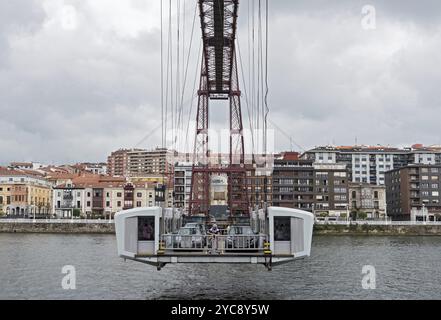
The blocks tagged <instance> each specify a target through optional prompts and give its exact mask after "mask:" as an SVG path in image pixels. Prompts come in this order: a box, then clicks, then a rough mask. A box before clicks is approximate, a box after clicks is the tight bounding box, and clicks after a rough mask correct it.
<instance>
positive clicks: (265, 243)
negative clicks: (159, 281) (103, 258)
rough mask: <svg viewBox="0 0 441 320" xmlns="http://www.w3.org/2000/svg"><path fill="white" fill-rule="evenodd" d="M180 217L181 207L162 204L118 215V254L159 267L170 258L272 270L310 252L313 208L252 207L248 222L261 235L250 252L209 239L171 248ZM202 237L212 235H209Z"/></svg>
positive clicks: (219, 239)
mask: <svg viewBox="0 0 441 320" xmlns="http://www.w3.org/2000/svg"><path fill="white" fill-rule="evenodd" d="M182 220H183V219H182V214H181V212H180V211H178V210H176V209H162V208H160V207H154V208H136V209H131V210H126V211H122V212H120V213H118V214H116V215H115V228H116V237H117V246H118V255H119V256H120V257H122V258H124V259H130V260H135V261H139V262H143V263H146V264H150V265H154V266H157V268H158V270H159V269H161V268H162V267H163V266H165V265H166V264H170V263H226V264H234V263H251V264H263V265H265V266H266V267H267V268H268V269H271V267H272V266H273V265H278V264H282V263H286V262H290V261H293V260H296V259H300V258H305V257H308V256H309V255H310V254H311V243H312V231H313V224H314V218H313V215H312V214H311V213H310V212H306V211H302V210H297V209H289V208H279V207H270V208H268V209H267V212H266V213H265V212H264V211H263V210H259V211H257V212H253V213H252V214H251V217H250V225H251V227H252V228H253V229H254V230H255V231H256V234H259V245H258V247H253V249H254V250H253V251H251V252H250V250H247V251H245V250H243V251H239V250H236V251H235V250H222V252H215V253H213V250H210V248H208V246H209V245H208V243H209V241H204V246H200V247H197V248H196V249H191V250H187V251H179V249H177V248H176V247H169V246H168V242H169V241H168V240H167V239H171V238H172V237H176V236H175V235H176V234H177V232H178V230H179V228H180V227H182ZM204 237H207V240H209V237H210V236H209V235H204ZM216 237H217V239H216V241H217V242H218V243H219V242H222V241H225V242H226V241H227V240H228V235H219V236H216ZM260 237H263V240H262V241H260V240H261V238H260ZM198 238H200V236H198ZM222 248H223V249H224V248H225V247H224V246H222Z"/></svg>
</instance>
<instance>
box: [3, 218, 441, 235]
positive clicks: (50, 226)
mask: <svg viewBox="0 0 441 320" xmlns="http://www.w3.org/2000/svg"><path fill="white" fill-rule="evenodd" d="M0 233H60V234H63V233H65V234H69V233H70V234H115V225H114V224H113V223H90V222H89V223H84V222H64V223H49V222H35V223H32V222H2V221H0ZM314 235H330V236H340V235H341V236H363V235H365V236H441V224H439V225H368V224H350V225H341V224H327V225H319V224H316V225H314Z"/></svg>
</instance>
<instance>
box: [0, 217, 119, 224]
mask: <svg viewBox="0 0 441 320" xmlns="http://www.w3.org/2000/svg"><path fill="white" fill-rule="evenodd" d="M0 223H60V224H61V223H86V224H105V223H114V220H104V219H101V220H97V219H35V220H34V219H32V218H30V219H26V218H22V219H21V218H19V219H7V218H5V219H3V218H0Z"/></svg>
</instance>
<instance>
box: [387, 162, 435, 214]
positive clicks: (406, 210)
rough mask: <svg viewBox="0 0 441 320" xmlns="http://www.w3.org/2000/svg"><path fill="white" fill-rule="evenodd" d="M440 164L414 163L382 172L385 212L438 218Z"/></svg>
mask: <svg viewBox="0 0 441 320" xmlns="http://www.w3.org/2000/svg"><path fill="white" fill-rule="evenodd" d="M440 180H441V165H424V164H414V165H410V166H407V167H404V168H399V169H394V170H392V171H390V172H387V173H386V199H387V215H388V216H390V217H392V219H394V220H412V221H415V220H432V221H433V220H441V181H440Z"/></svg>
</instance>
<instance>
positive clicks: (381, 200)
mask: <svg viewBox="0 0 441 320" xmlns="http://www.w3.org/2000/svg"><path fill="white" fill-rule="evenodd" d="M349 209H350V212H351V215H353V216H354V215H355V217H356V216H357V214H358V216H360V215H365V216H366V218H371V219H382V218H385V217H386V187H385V186H376V185H371V184H367V183H351V184H349Z"/></svg>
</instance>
